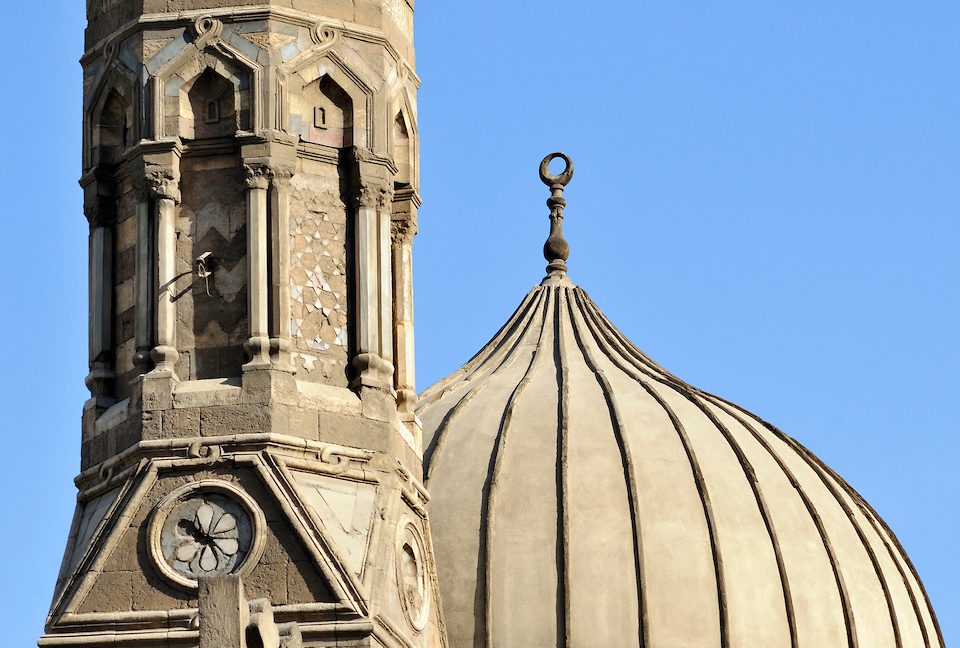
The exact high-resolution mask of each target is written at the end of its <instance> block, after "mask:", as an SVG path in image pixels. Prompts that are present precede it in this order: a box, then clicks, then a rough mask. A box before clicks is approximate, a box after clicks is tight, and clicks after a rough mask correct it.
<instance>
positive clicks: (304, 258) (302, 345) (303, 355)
mask: <svg viewBox="0 0 960 648" xmlns="http://www.w3.org/2000/svg"><path fill="white" fill-rule="evenodd" d="M292 189H293V192H292V195H291V200H290V239H291V240H290V298H291V313H290V335H291V337H292V338H293V339H294V342H295V345H296V349H297V351H296V358H295V361H296V363H297V368H298V370H299V373H300V375H301V377H302V378H305V379H307V380H313V381H316V382H324V383H328V384H335V385H340V386H346V384H347V378H346V372H345V370H346V365H347V356H348V350H349V344H350V340H349V333H348V325H347V322H348V320H347V313H348V304H347V301H348V296H349V294H348V289H347V286H348V283H347V253H346V250H347V247H346V239H347V231H346V207H345V205H344V203H343V201H342V200H341V199H340V196H339V191H338V190H337V187H336V184H334V182H333V181H331V180H328V179H326V178H320V177H316V176H314V177H308V178H300V177H299V176H297V177H295V178H294V183H293V188H292Z"/></svg>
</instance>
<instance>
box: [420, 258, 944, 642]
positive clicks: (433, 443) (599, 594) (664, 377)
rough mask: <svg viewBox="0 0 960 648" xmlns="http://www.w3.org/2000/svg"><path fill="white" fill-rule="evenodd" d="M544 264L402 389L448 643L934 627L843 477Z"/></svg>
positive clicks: (827, 637) (823, 638)
mask: <svg viewBox="0 0 960 648" xmlns="http://www.w3.org/2000/svg"><path fill="white" fill-rule="evenodd" d="M554 270H555V271H554V272H552V273H551V276H550V277H548V279H546V280H545V281H544V283H543V284H542V285H540V286H538V287H536V288H534V289H533V290H532V291H531V292H530V293H529V294H528V295H527V297H526V299H524V300H523V303H522V304H521V305H520V307H519V308H518V309H517V311H516V313H515V314H514V315H513V316H512V317H511V319H510V320H509V321H508V322H507V324H506V325H505V326H504V327H503V328H502V329H501V330H500V332H499V333H497V335H496V337H494V338H493V340H491V341H490V343H489V344H487V346H485V347H484V348H483V350H481V351H480V352H479V353H478V354H477V355H476V356H475V357H474V358H473V359H472V360H471V361H470V362H469V363H467V364H466V365H465V366H464V367H463V368H462V369H460V370H459V371H457V372H456V373H455V374H453V375H452V376H450V377H448V378H446V379H445V380H442V381H440V382H439V383H437V384H436V385H434V386H433V387H431V388H430V389H428V390H427V391H426V392H425V393H424V394H423V396H422V400H421V404H420V407H419V416H420V417H421V419H422V421H423V426H424V432H425V438H426V440H427V444H428V447H427V455H426V460H427V462H428V463H427V480H428V482H427V483H428V486H429V489H430V492H431V495H432V498H433V499H432V501H431V503H430V515H431V520H432V533H433V544H434V549H435V553H436V559H437V562H438V571H439V577H440V588H441V595H442V600H443V606H444V613H445V620H446V626H447V630H448V632H449V637H450V644H451V646H452V647H453V648H466V647H474V646H499V647H503V648H539V647H546V646H549V647H551V648H555V647H556V646H577V647H590V648H595V647H602V648H614V647H620V646H645V647H648V648H650V647H652V648H717V647H727V646H731V647H732V646H736V647H744V648H774V647H791V646H792V647H796V646H800V647H803V648H832V647H836V646H850V647H854V646H858V647H859V648H887V647H889V648H895V647H899V646H905V647H906V646H923V647H931V646H936V647H942V646H943V639H942V637H941V635H940V633H939V630H938V627H937V622H936V620H935V618H934V613H933V610H932V608H931V607H930V604H929V601H928V599H927V597H926V595H925V593H924V590H923V586H922V585H921V583H920V580H919V578H918V576H917V573H916V571H915V570H914V568H913V566H912V565H911V564H910V561H909V559H908V558H907V556H906V554H905V553H904V551H903V549H902V548H901V546H900V545H899V543H898V542H897V539H896V538H895V537H894V535H893V533H892V532H891V531H890V530H889V528H888V527H887V526H886V524H884V522H883V521H882V520H881V519H880V518H879V516H878V515H877V514H876V512H874V510H873V509H872V508H871V507H870V506H869V505H868V504H867V503H866V502H865V501H864V500H863V498H861V497H860V496H859V495H858V494H857V493H856V491H854V490H853V489H852V488H851V487H850V486H849V485H848V484H847V483H846V482H845V481H843V479H842V478H840V477H839V476H838V475H837V474H836V473H834V472H833V471H832V470H831V469H830V468H828V467H827V466H826V465H824V464H823V462H821V461H820V460H819V459H817V457H815V456H814V455H813V454H811V453H810V451H808V450H807V449H806V448H804V447H803V446H801V445H800V444H799V443H797V442H796V441H794V440H793V439H792V438H790V437H788V436H786V435H785V434H783V433H782V432H780V431H779V430H777V429H776V428H774V427H772V426H771V425H769V424H767V423H765V422H764V421H762V420H760V419H759V418H757V417H756V416H754V415H752V414H750V413H749V412H746V411H744V410H743V409H741V408H739V407H737V406H736V405H733V404H731V403H729V402H727V401H725V400H723V399H721V398H718V397H716V396H712V395H710V394H707V393H705V392H703V391H701V390H699V389H697V388H695V387H692V386H690V385H688V384H686V383H685V382H683V381H682V380H680V379H678V378H676V377H675V376H673V375H671V374H670V373H668V372H667V371H665V370H664V369H662V368H661V367H660V366H659V365H657V364H656V363H655V362H653V361H652V360H651V359H650V358H648V357H647V356H646V355H644V354H643V353H642V352H641V351H639V350H638V349H637V348H636V347H635V346H634V345H633V344H632V343H631V342H630V341H629V340H627V339H626V337H625V336H624V335H623V334H622V333H620V331H618V330H617V329H616V328H615V327H614V326H613V325H612V324H611V323H610V322H609V321H608V320H607V319H606V317H604V315H603V314H602V313H601V312H600V310H599V309H598V308H597V307H596V305H595V304H594V303H593V301H591V299H590V298H589V297H588V296H587V294H586V293H585V292H584V291H583V290H581V289H580V288H578V287H575V286H574V285H573V284H572V283H571V282H570V281H569V279H567V277H566V276H565V274H564V273H563V272H562V271H557V270H556V268H555V269H554ZM812 406H815V404H813V405H812Z"/></svg>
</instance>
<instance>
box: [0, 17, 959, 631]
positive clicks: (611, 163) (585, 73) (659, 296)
mask: <svg viewBox="0 0 960 648" xmlns="http://www.w3.org/2000/svg"><path fill="white" fill-rule="evenodd" d="M10 5H11V6H9V7H7V8H6V11H7V15H8V22H7V24H8V26H9V29H8V30H7V32H6V36H5V38H4V41H3V48H5V51H4V58H3V60H4V62H5V74H6V83H5V87H6V89H7V90H6V93H5V94H6V96H5V97H4V100H3V102H2V105H0V113H2V121H0V123H3V124H4V125H5V127H6V130H5V133H4V134H5V137H6V138H7V141H6V143H5V146H4V155H3V158H2V164H3V173H2V182H3V187H2V196H3V201H4V203H3V204H4V208H3V211H4V214H3V216H4V218H3V220H4V223H5V230H4V237H3V239H2V243H0V244H2V245H3V247H4V249H3V254H2V255H0V269H2V271H3V276H4V278H5V280H4V281H3V291H4V308H3V312H4V315H5V316H4V317H3V318H2V322H0V333H2V335H0V339H2V340H3V342H4V344H5V345H6V353H4V355H3V357H5V358H6V369H5V371H3V372H2V373H0V384H2V388H3V393H4V394H5V395H6V399H5V402H6V405H5V408H4V413H5V416H4V427H3V432H4V437H5V439H6V443H7V445H8V451H7V453H5V456H6V460H5V462H4V465H3V469H2V470H0V488H2V492H3V493H4V494H5V495H4V497H3V499H2V507H3V509H2V512H0V513H2V517H0V519H2V520H3V532H2V533H0V543H2V545H0V548H2V550H3V555H4V556H5V557H6V560H5V566H4V577H3V579H2V582H3V583H4V585H3V587H0V603H2V606H3V609H4V610H5V612H6V615H5V618H6V619H7V621H8V624H7V625H8V627H7V629H6V630H5V639H4V645H9V646H16V647H19V646H28V645H30V644H31V642H32V641H33V640H34V639H35V637H36V636H37V635H38V634H39V633H40V632H41V626H42V621H43V616H44V614H45V612H46V609H47V605H48V603H49V597H50V595H51V591H52V587H53V583H54V580H55V573H56V570H57V567H58V563H59V559H60V556H61V554H62V551H63V546H64V543H65V540H66V536H67V530H68V527H69V524H70V516H71V514H72V507H73V499H74V496H75V491H74V488H73V485H72V478H73V476H74V474H75V473H76V472H77V469H78V464H79V446H80V425H79V423H80V410H81V405H82V403H83V400H84V398H85V390H84V386H83V377H84V375H85V373H86V368H85V363H86V337H85V328H86V270H85V255H86V224H85V221H84V219H83V215H82V210H81V196H80V191H79V189H78V188H77V184H76V180H77V178H78V177H79V173H80V157H79V147H80V104H81V96H80V93H81V77H80V67H79V65H78V64H77V63H76V61H77V59H78V58H79V56H80V54H81V48H82V43H81V34H82V28H83V15H82V14H83V5H84V3H83V2H81V1H80V0H71V1H69V2H67V1H65V0H60V1H58V2H56V3H53V5H55V8H54V7H53V6H51V3H44V2H32V3H26V2H14V3H10ZM418 9H419V12H418V23H417V28H418V47H419V49H418V52H419V71H420V74H421V76H422V77H423V81H424V84H423V88H422V92H421V95H420V98H421V104H420V130H421V135H422V153H423V155H422V176H423V187H422V193H423V195H424V198H425V201H426V202H425V204H424V207H423V208H422V210H421V219H420V225H421V234H420V236H419V238H418V240H417V246H416V270H415V272H416V291H417V293H416V297H417V332H418V345H419V347H418V362H419V364H418V370H419V375H420V387H421V388H423V387H426V386H427V385H428V384H429V383H431V382H433V381H434V380H436V379H438V378H440V377H442V376H443V375H445V374H447V373H449V372H451V371H453V370H455V369H456V368H457V367H458V366H459V365H460V364H461V363H462V362H463V361H465V360H466V359H467V358H468V357H469V356H470V355H471V354H472V353H473V352H474V351H475V350H476V349H477V348H479V347H480V346H481V345H482V344H483V343H484V342H485V341H486V340H487V339H488V338H489V337H490V336H491V335H492V334H493V333H494V332H495V331H496V329H497V328H498V327H499V325H500V324H501V323H502V322H503V320H504V319H505V318H506V317H507V316H508V315H509V313H510V312H511V311H512V310H513V308H514V307H515V306H516V304H517V303H518V302H519V300H520V299H521V297H522V296H523V294H524V293H525V292H526V291H527V290H528V289H529V288H530V286H532V285H533V284H534V283H536V282H537V281H538V280H539V279H540V276H541V274H542V266H543V261H542V259H541V257H540V246H541V244H542V241H543V239H544V237H545V235H546V229H547V225H546V208H545V206H544V202H543V201H544V199H545V198H546V193H545V189H544V187H543V186H542V185H541V184H540V183H539V180H538V179H537V177H536V166H537V164H538V162H539V160H540V158H541V157H542V156H543V155H544V154H545V153H547V152H549V151H552V150H555V149H562V150H565V151H567V152H568V153H569V154H570V155H571V156H572V157H573V158H574V161H575V163H576V165H577V174H576V178H575V179H574V181H573V184H572V185H571V186H570V188H569V189H568V192H567V197H568V199H569V201H570V206H569V208H568V210H567V220H566V230H567V238H568V240H569V241H570V243H571V246H572V249H573V254H572V256H571V259H570V268H571V275H572V277H573V278H574V280H575V281H577V282H578V283H580V284H581V285H582V286H583V287H584V288H586V289H587V290H588V291H589V292H590V293H591V295H592V296H593V297H594V299H595V300H596V301H597V303H598V304H599V305H600V306H601V308H603V309H604V310H605V312H606V313H607V315H608V316H609V317H610V318H611V319H612V320H613V321H614V322H615V323H617V324H618V326H619V327H620V328H621V329H622V330H623V331H624V332H625V333H626V334H627V335H629V336H630V337H631V338H632V339H633V341H634V342H636V343H637V344H638V345H639V346H641V348H643V349H644V350H646V351H647V352H648V353H649V354H650V355H652V356H653V357H654V358H656V359H658V360H659V361H660V362H661V363H662V364H664V365H665V366H666V367H667V368H668V369H670V370H671V371H673V372H674V373H676V374H679V375H680V376H682V377H684V378H685V379H687V380H688V381H689V382H691V383H693V384H696V385H698V386H700V387H703V388H706V389H709V390H711V391H714V392H716V393H719V394H721V395H723V396H726V397H728V398H730V399H732V400H735V401H737V402H739V403H740V404H742V405H744V406H746V407H748V408H749V409H752V410H753V411H755V412H756V413H757V414H759V415H761V416H762V417H764V418H766V419H768V420H771V421H773V422H774V423H776V424H777V425H778V426H780V427H781V428H782V429H784V430H785V431H786V432H787V433H789V434H791V435H793V436H795V437H797V438H798V439H800V440H801V441H802V442H803V443H805V444H806V445H808V446H809V447H810V448H812V449H813V450H814V451H815V452H817V453H818V454H819V455H820V456H821V457H822V458H823V459H824V460H826V461H827V462H828V463H829V464H831V465H832V466H833V467H834V468H836V469H837V470H838V471H839V472H840V473H841V474H843V475H844V476H845V477H846V478H847V479H848V480H849V481H850V482H851V483H852V484H853V485H854V486H855V487H856V488H857V489H858V490H859V491H860V492H861V493H862V494H863V495H864V496H865V497H866V498H867V499H868V500H869V501H870V502H871V503H872V504H873V505H874V506H875V507H876V508H877V509H878V511H879V512H880V513H881V515H883V516H884V518H885V519H886V520H887V522H888V523H889V524H890V525H891V526H892V527H893V529H894V531H895V532H896V533H897V534H898V536H899V538H900V540H901V541H902V542H903V544H904V546H905V547H906V549H907V551H908V552H909V554H910V556H911V557H912V559H913V561H914V563H915V564H916V566H917V568H918V570H919V572H920V574H921V576H922V577H923V580H924V582H925V584H926V586H927V589H928V591H929V593H930V596H931V598H932V600H933V603H934V607H935V608H936V610H937V612H938V615H939V618H940V622H941V624H942V626H943V630H944V633H945V635H946V640H947V644H948V645H950V644H951V643H958V642H960V588H958V587H957V585H956V583H957V582H958V581H960V568H958V563H960V538H958V536H960V515H958V513H960V507H958V492H960V477H958V474H960V471H958V469H957V460H958V453H960V441H958V436H960V434H958V433H960V425H958V422H957V415H956V409H957V408H956V402H957V387H958V382H960V381H958V379H957V367H958V366H960V343H958V335H957V331H958V329H960V327H958V322H957V320H958V314H960V304H958V279H960V254H958V253H957V248H958V245H960V39H958V38H957V29H958V25H960V3H957V2H956V1H955V0H950V1H948V0H942V1H939V2H935V1H932V0H914V1H913V2H909V3H903V2H892V1H889V0H873V1H872V2H866V1H855V2H844V3H838V2H823V1H820V0H808V1H806V2H789V3H788V2H759V1H756V2H747V1H742V0H741V1H736V0H735V1H731V2H725V3H717V2H705V1H702V0H701V1H699V2H670V3H663V2H661V3H652V2H646V1H640V2H638V1H637V0H629V1H626V0H610V1H609V2H593V3H584V2H574V1H572V0H559V1H556V2H553V3H549V4H548V3H539V2H537V3H534V2H517V1H516V0H491V1H488V2H484V3H482V4H478V3H466V2H420V3H418ZM14 583H16V585H12V584H14Z"/></svg>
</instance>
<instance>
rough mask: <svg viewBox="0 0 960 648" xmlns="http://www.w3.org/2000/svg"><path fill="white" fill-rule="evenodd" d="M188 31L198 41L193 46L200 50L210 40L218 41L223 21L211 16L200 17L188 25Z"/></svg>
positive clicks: (221, 32)
mask: <svg viewBox="0 0 960 648" xmlns="http://www.w3.org/2000/svg"><path fill="white" fill-rule="evenodd" d="M190 31H191V32H192V33H193V35H194V37H196V38H197V39H198V40H197V41H196V42H195V43H194V46H196V48H197V49H199V50H202V49H203V48H204V47H206V46H207V45H209V44H210V41H211V40H214V39H218V38H220V35H221V34H223V21H222V20H219V19H217V18H214V17H213V16H201V17H199V18H197V19H196V20H194V21H193V24H192V25H190Z"/></svg>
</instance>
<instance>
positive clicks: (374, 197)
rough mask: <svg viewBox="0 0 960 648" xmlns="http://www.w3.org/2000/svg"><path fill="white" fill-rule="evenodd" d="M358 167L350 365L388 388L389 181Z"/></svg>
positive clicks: (368, 382) (364, 381)
mask: <svg viewBox="0 0 960 648" xmlns="http://www.w3.org/2000/svg"><path fill="white" fill-rule="evenodd" d="M360 169H361V170H359V171H358V177H357V178H356V181H357V192H356V195H355V198H354V209H355V210H356V229H355V232H356V236H355V239H356V243H355V247H354V249H355V258H356V272H355V273H354V275H355V288H356V313H357V325H356V332H357V356H356V358H354V367H355V368H356V370H357V373H358V374H359V375H358V381H359V384H360V385H363V386H365V387H376V388H390V387H391V386H392V381H393V364H392V363H391V361H390V359H391V357H392V355H393V342H392V337H393V332H392V327H391V325H390V320H392V312H393V307H392V305H391V302H392V295H391V293H392V280H391V264H390V209H389V204H390V197H391V194H392V185H391V183H389V182H387V181H384V180H382V179H380V178H376V177H364V174H363V172H362V165H361V167H360ZM384 320H387V322H386V323H385V322H384Z"/></svg>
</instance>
